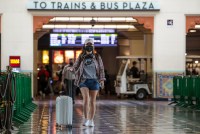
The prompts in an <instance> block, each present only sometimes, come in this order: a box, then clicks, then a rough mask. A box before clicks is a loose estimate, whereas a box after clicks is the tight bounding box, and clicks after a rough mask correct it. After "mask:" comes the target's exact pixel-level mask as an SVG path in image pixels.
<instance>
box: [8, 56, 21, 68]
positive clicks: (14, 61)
mask: <svg viewBox="0 0 200 134" xmlns="http://www.w3.org/2000/svg"><path fill="white" fill-rule="evenodd" d="M20 62H21V61H20V56H10V58H9V63H10V66H11V67H13V68H20Z"/></svg>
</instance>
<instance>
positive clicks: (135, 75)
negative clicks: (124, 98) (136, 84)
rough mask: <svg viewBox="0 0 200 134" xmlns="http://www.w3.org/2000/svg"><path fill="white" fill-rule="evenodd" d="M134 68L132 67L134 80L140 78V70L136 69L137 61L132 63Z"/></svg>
mask: <svg viewBox="0 0 200 134" xmlns="http://www.w3.org/2000/svg"><path fill="white" fill-rule="evenodd" d="M132 64H133V66H132V67H131V70H130V71H131V75H132V77H133V78H139V71H138V68H137V67H136V65H137V62H136V61H133V62H132Z"/></svg>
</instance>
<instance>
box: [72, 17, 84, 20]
mask: <svg viewBox="0 0 200 134" xmlns="http://www.w3.org/2000/svg"><path fill="white" fill-rule="evenodd" d="M69 20H70V21H83V17H70V18H69Z"/></svg>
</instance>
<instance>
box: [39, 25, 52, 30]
mask: <svg viewBox="0 0 200 134" xmlns="http://www.w3.org/2000/svg"><path fill="white" fill-rule="evenodd" d="M42 28H44V29H53V28H55V27H54V25H43V26H42Z"/></svg>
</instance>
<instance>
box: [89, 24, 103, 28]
mask: <svg viewBox="0 0 200 134" xmlns="http://www.w3.org/2000/svg"><path fill="white" fill-rule="evenodd" d="M92 28H104V25H94V26H93V27H92Z"/></svg>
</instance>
